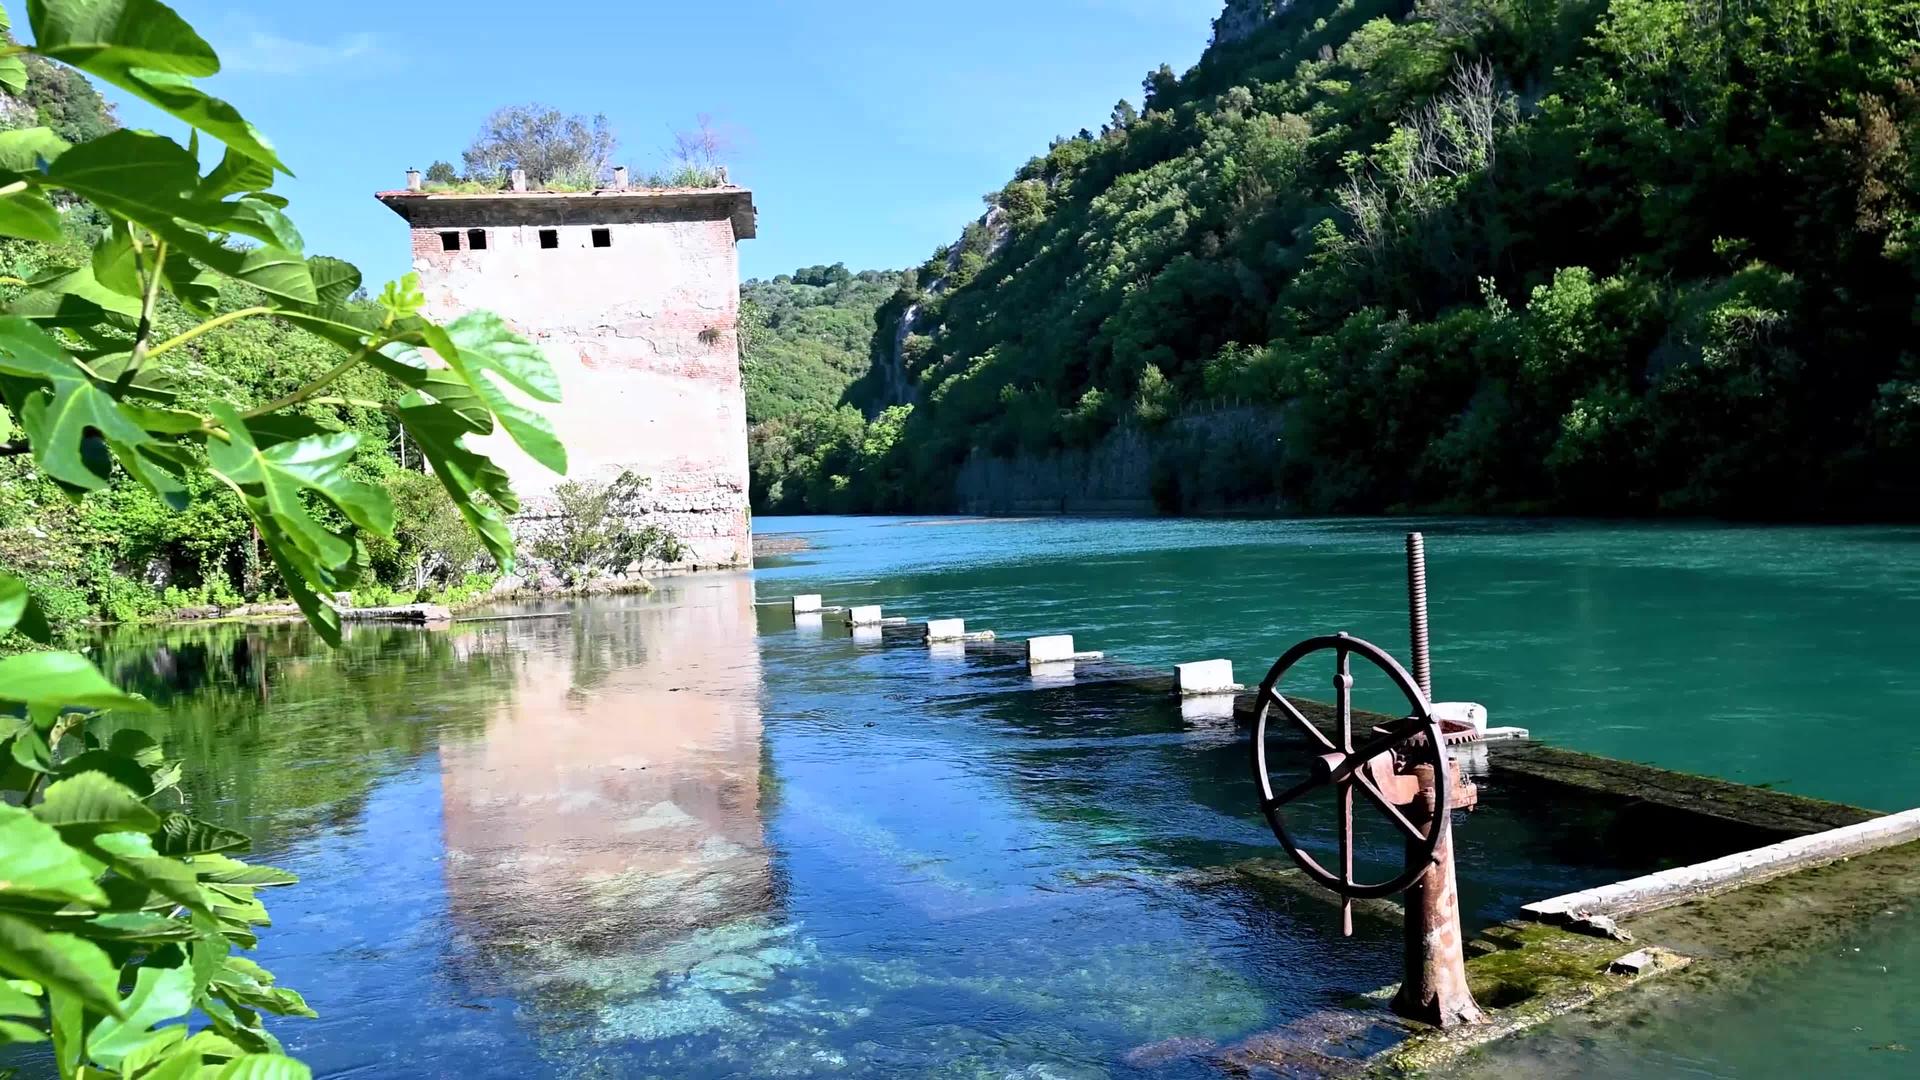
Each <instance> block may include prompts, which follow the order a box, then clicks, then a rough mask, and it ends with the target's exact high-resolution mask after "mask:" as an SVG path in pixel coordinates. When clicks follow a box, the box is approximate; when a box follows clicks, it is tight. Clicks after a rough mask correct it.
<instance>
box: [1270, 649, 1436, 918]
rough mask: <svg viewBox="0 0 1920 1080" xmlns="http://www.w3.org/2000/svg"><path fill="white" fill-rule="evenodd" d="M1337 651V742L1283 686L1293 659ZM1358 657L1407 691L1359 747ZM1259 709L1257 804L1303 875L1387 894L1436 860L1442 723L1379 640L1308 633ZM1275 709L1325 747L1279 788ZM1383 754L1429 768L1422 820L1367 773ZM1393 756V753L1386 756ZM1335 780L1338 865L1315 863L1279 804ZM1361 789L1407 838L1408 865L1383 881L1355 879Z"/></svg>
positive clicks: (1349, 889) (1349, 890) (1273, 676)
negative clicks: (1397, 713) (1395, 711)
mask: <svg viewBox="0 0 1920 1080" xmlns="http://www.w3.org/2000/svg"><path fill="white" fill-rule="evenodd" d="M1329 651H1330V652H1332V653H1333V654H1334V675H1333V689H1334V703H1335V709H1336V711H1337V712H1338V714H1339V717H1340V730H1339V732H1338V737H1339V742H1338V743H1335V742H1334V741H1333V740H1332V739H1329V738H1328V737H1327V736H1326V734H1325V733H1324V732H1322V731H1321V730H1320V729H1319V728H1318V727H1316V726H1314V724H1313V723H1312V722H1311V721H1309V720H1308V719H1307V718H1306V717H1305V716H1304V715H1302V714H1301V712H1300V710H1299V709H1298V708H1296V707H1295V706H1294V704H1293V702H1291V701H1288V700H1287V699H1286V697H1285V696H1284V695H1283V694H1281V693H1280V690H1279V687H1280V681H1281V679H1283V678H1284V677H1285V676H1286V674H1287V672H1288V671H1289V670H1291V669H1292V668H1293V667H1294V665H1296V664H1298V663H1299V662H1300V661H1302V660H1304V659H1306V658H1307V657H1309V656H1312V655H1313V654H1315V653H1322V652H1329ZM1354 656H1358V657H1360V658H1361V659H1363V660H1366V661H1368V662H1370V663H1372V664H1373V665H1374V666H1375V667H1377V668H1379V669H1380V670H1382V671H1384V672H1386V674H1387V678H1388V679H1390V680H1391V681H1392V682H1393V684H1394V685H1395V686H1397V687H1399V689H1400V692H1401V693H1402V694H1404V695H1406V698H1407V704H1408V706H1409V711H1408V714H1407V715H1406V716H1404V717H1402V718H1401V719H1399V720H1396V721H1394V722H1392V723H1390V724H1386V725H1383V726H1382V728H1380V729H1377V733H1375V732H1363V734H1366V735H1369V736H1370V737H1369V738H1367V739H1366V741H1364V742H1362V743H1360V744H1359V745H1358V746H1355V745H1354V741H1353V735H1354V732H1353V674H1352V672H1351V671H1350V669H1349V659H1350V658H1351V657H1354ZM1258 704H1259V708H1258V710H1257V712H1256V714H1255V718H1254V723H1253V778H1254V782H1255V783H1257V784H1258V785H1259V786H1260V811H1261V813H1263V814H1265V815H1266V818H1267V824H1268V825H1269V826H1271V827H1272V828H1273V835H1274V836H1275V837H1276V838H1277V839H1278V840H1279V841H1280V843H1281V845H1282V846H1284V847H1285V848H1286V849H1287V854H1289V855H1292V856H1293V861H1294V862H1296V863H1298V864H1299V865H1300V869H1301V870H1303V871H1305V872H1306V874H1307V876H1308V877H1311V878H1312V879H1313V880H1315V881H1317V882H1319V883H1320V884H1322V885H1324V886H1326V887H1327V888H1329V889H1332V890H1333V891H1334V892H1336V893H1339V894H1340V895H1341V896H1342V897H1345V898H1347V899H1348V900H1364V899H1370V898H1377V897H1382V896H1391V895H1393V894H1394V893H1397V892H1401V891H1402V890H1404V889H1406V888H1407V887H1409V886H1411V885H1412V884H1413V883H1414V881H1416V880H1417V879H1418V878H1419V877H1420V875H1421V874H1423V873H1425V872H1426V870H1427V867H1428V866H1429V865H1431V864H1432V862H1433V852H1434V848H1435V847H1436V846H1437V845H1438V844H1439V842H1440V832H1441V823H1442V822H1444V821H1446V819H1447V788H1448V787H1449V786H1450V785H1449V784H1448V783H1447V761H1446V754H1447V751H1446V747H1445V744H1444V743H1443V741H1442V739H1441V737H1440V724H1439V722H1438V721H1436V720H1434V718H1433V706H1432V705H1431V704H1430V703H1429V702H1428V701H1427V696H1426V695H1425V694H1423V693H1421V692H1420V687H1419V686H1418V685H1417V684H1416V683H1415V682H1414V681H1413V677H1412V676H1410V675H1408V674H1407V672H1406V669H1405V668H1403V667H1401V666H1400V664H1399V662H1398V661H1396V660H1395V659H1394V658H1393V657H1392V656H1389V655H1388V654H1387V653H1386V652H1385V651H1384V650H1382V649H1380V648H1379V647H1378V646H1375V645H1372V644H1370V643H1368V642H1365V641H1362V640H1361V639H1359V638H1356V637H1351V636H1349V635H1347V634H1336V635H1333V636H1331V637H1316V638H1308V639H1307V640H1305V641H1303V642H1301V643H1300V644H1298V645H1295V646H1294V647H1293V648H1291V649H1288V650H1287V652H1286V655H1284V656H1282V657H1281V658H1280V659H1279V661H1278V662H1277V663H1275V664H1274V665H1273V670H1272V671H1269V672H1268V673H1267V678H1266V681H1265V682H1263V683H1261V684H1260V696H1259V698H1258ZM1276 709H1277V710H1279V711H1280V712H1282V713H1285V714H1286V715H1287V716H1288V717H1290V718H1292V720H1293V722H1294V724H1295V725H1297V726H1298V727H1299V728H1300V730H1301V731H1302V732H1304V733H1305V734H1306V737H1307V739H1308V740H1309V741H1311V742H1312V743H1313V744H1314V746H1315V747H1316V748H1318V749H1319V750H1320V751H1322V752H1321V753H1320V754H1318V755H1316V756H1315V757H1313V758H1312V759H1311V761H1310V765H1311V772H1310V775H1308V777H1307V778H1306V779H1305V780H1303V781H1301V782H1300V783H1298V784H1295V785H1293V786H1292V787H1290V788H1288V789H1286V790H1285V791H1282V792H1280V793H1278V794H1275V793H1274V790H1273V778H1272V776H1271V775H1270V774H1269V773H1268V771H1267V720H1268V718H1269V717H1271V716H1272V715H1273V713H1274V710H1276ZM1382 754H1396V755H1399V756H1400V757H1401V758H1402V759H1403V761H1404V762H1405V763H1406V764H1407V765H1411V766H1418V765H1429V766H1431V767H1432V768H1433V773H1432V775H1433V777H1434V778H1435V782H1434V784H1433V786H1432V790H1433V796H1432V797H1433V804H1434V805H1433V812H1432V814H1431V815H1430V816H1428V819H1427V823H1426V827H1425V828H1424V829H1423V828H1421V827H1420V826H1418V825H1415V824H1414V823H1413V822H1412V821H1411V820H1409V819H1408V817H1407V815H1406V814H1404V813H1402V812H1401V810H1400V808H1399V807H1397V806H1395V805H1394V804H1393V802H1392V800H1390V799H1389V798H1388V797H1387V795H1386V793H1385V792H1383V791H1381V789H1380V787H1379V786H1378V785H1377V784H1375V783H1374V780H1373V778H1372V777H1371V776H1369V775H1368V770H1367V765H1368V762H1370V761H1372V760H1373V759H1375V758H1377V757H1379V756H1380V755H1382ZM1389 760H1391V759H1389ZM1327 785H1332V786H1333V787H1334V788H1335V790H1336V791H1337V792H1338V793H1339V798H1340V872H1339V873H1337V874H1336V873H1334V872H1332V871H1330V870H1328V869H1327V868H1326V867H1324V866H1322V865H1320V862H1319V860H1317V859H1315V858H1314V857H1313V856H1312V855H1311V854H1308V852H1307V850H1306V849H1305V848H1303V847H1302V846H1301V845H1300V842H1299V841H1298V840H1296V839H1294V836H1293V834H1292V833H1291V832H1289V831H1288V830H1287V823H1286V818H1285V816H1284V815H1283V814H1282V813H1281V807H1283V806H1285V805H1287V804H1288V803H1290V802H1292V801H1294V800H1295V799H1298V798H1300V797H1301V796H1302V795H1305V794H1307V793H1308V792H1311V791H1315V790H1318V789H1319V788H1321V787H1325V786H1327ZM1356 789H1357V790H1358V791H1359V792H1360V793H1361V794H1362V795H1364V796H1365V797H1366V798H1367V800H1368V801H1369V802H1371V803H1373V804H1374V805H1375V806H1376V807H1378V808H1379V809H1380V810H1381V811H1382V812H1384V813H1385V814H1386V815H1387V817H1388V818H1389V819H1390V820H1391V821H1392V822H1393V824H1394V825H1395V826H1396V827H1397V828H1398V830H1399V831H1400V832H1401V833H1402V834H1403V835H1404V836H1405V838H1406V841H1407V845H1406V847H1407V858H1406V865H1405V866H1404V867H1403V868H1402V870H1401V872H1400V873H1399V874H1398V875H1396V876H1395V877H1394V878H1392V879H1391V880H1388V881H1382V882H1361V881H1355V880H1354V877H1353V795H1354V791H1355V790H1356Z"/></svg>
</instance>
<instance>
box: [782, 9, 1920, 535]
mask: <svg viewBox="0 0 1920 1080" xmlns="http://www.w3.org/2000/svg"><path fill="white" fill-rule="evenodd" d="M1277 6H1280V5H1277ZM1281 7H1283V10H1281V11H1280V13H1279V14H1277V15H1276V16H1275V17H1273V18H1272V19H1270V20H1268V21H1266V22H1265V23H1264V24H1261V25H1259V26H1258V27H1257V28H1255V29H1253V30H1252V32H1250V33H1248V34H1247V35H1245V36H1242V37H1238V38H1236V39H1233V40H1229V41H1224V42H1219V43H1216V44H1215V45H1214V46H1213V47H1212V48H1210V49H1209V50H1208V51H1207V53H1206V55H1205V56H1204V57H1203V58H1202V60H1201V61H1200V63H1199V64H1198V65H1197V66H1196V67H1195V68H1194V69H1193V70H1191V71H1189V72H1187V73H1186V74H1185V75H1183V76H1176V75H1175V74H1174V73H1173V72H1171V71H1169V70H1166V69H1164V68H1162V69H1161V70H1159V71H1156V72H1154V73H1152V74H1151V75H1150V76H1149V77H1148V78H1147V80H1146V83H1145V87H1144V89H1145V97H1144V102H1143V105H1142V107H1141V108H1139V109H1134V108H1132V107H1131V106H1126V105H1125V103H1123V106H1124V107H1122V108H1116V110H1115V112H1114V115H1113V117H1112V120H1111V122H1110V123H1109V124H1107V125H1106V126H1105V127H1104V128H1103V129H1102V131H1101V132H1100V133H1099V134H1094V133H1092V132H1083V133H1082V134H1081V135H1079V136H1076V137H1074V138H1070V139H1065V140H1061V141H1058V142H1056V143H1055V144H1054V146H1053V147H1052V148H1051V149H1050V150H1049V151H1048V152H1047V153H1046V154H1045V155H1043V156H1041V157H1037V158H1035V159H1034V160H1033V161H1031V162H1029V163H1028V164H1027V165H1026V166H1024V167H1023V168H1022V169H1020V170H1019V172H1018V173H1017V175H1016V176H1015V177H1014V179H1013V180H1012V182H1010V183H1009V184H1008V185H1007V187H1006V188H1005V189H1003V190H1002V191H1000V192H999V193H997V194H995V195H994V196H991V202H992V203H993V204H994V206H995V207H996V210H997V213H996V215H995V216H994V221H995V222H996V223H997V226H998V228H1000V229H1003V230H1004V239H1003V240H1000V241H999V242H997V243H995V242H978V241H976V242H973V243H966V242H963V244H962V245H961V248H962V250H961V256H960V257H956V256H955V254H954V253H953V252H943V253H941V254H940V256H938V257H937V258H936V260H935V261H934V264H930V267H929V269H928V270H927V271H923V273H922V274H921V276H920V280H919V281H918V282H917V283H916V286H917V289H909V290H907V291H906V292H905V293H904V294H903V296H902V297H901V298H899V303H897V304H896V305H895V306H896V310H906V309H907V307H908V306H909V305H911V304H914V303H918V304H919V305H920V306H919V308H918V309H917V311H916V318H915V321H914V324H913V326H911V327H910V328H909V329H911V330H912V331H913V332H914V337H916V338H921V339H922V340H921V342H920V343H919V344H918V346H917V347H916V348H914V349H912V350H908V355H907V365H906V366H907V369H908V370H907V371H906V372H905V373H904V374H905V376H906V378H907V381H908V383H909V385H910V393H909V394H908V395H907V396H906V398H905V399H904V400H903V401H902V404H903V405H904V404H911V406H912V411H911V414H910V415H905V416H904V417H903V416H902V415H901V413H899V412H898V411H896V412H891V413H887V414H877V412H876V409H875V408H873V407H872V406H873V405H878V404H881V403H879V402H874V403H870V407H869V408H868V409H867V410H866V414H867V416H869V417H877V419H874V420H869V419H866V418H865V417H862V416H842V417H828V418H826V419H822V420H820V421H818V422H817V423H815V424H813V425H811V426H810V427H807V428H805V429H804V430H802V431H800V432H799V433H798V434H800V435H802V436H804V438H801V439H800V442H799V445H796V446H792V447H789V448H788V449H787V450H786V456H787V457H788V458H789V459H790V460H796V461H810V462H812V468H811V471H810V472H809V473H808V474H807V475H806V476H805V477H802V478H799V480H798V481H797V482H796V480H794V479H789V480H788V482H787V485H786V487H787V490H788V491H793V490H804V491H805V492H807V493H808V494H806V495H805V496H804V498H805V505H808V506H811V507H814V508H820V509H825V508H848V507H850V506H852V507H861V508H881V507H887V506H896V505H900V506H907V505H911V506H924V507H934V508H937V507H940V506H942V505H944V503H945V501H946V499H947V493H948V492H949V491H950V484H951V477H952V475H953V471H954V470H955V468H956V467H957V466H958V464H959V463H960V462H961V461H963V460H964V459H965V457H966V456H967V455H968V454H969V453H971V452H973V451H974V450H975V449H976V448H987V449H990V450H997V451H1001V452H1008V451H1015V450H1021V451H1028V452H1044V451H1047V450H1049V449H1050V448H1053V447H1057V446H1061V445H1067V444H1070V443H1072V442H1074V441H1075V440H1084V439H1086V438H1088V437H1090V436H1091V435H1095V434H1097V433H1099V432H1102V431H1104V430H1106V429H1107V428H1109V427H1111V426H1112V425H1114V424H1116V423H1119V422H1121V421H1122V418H1124V417H1132V418H1134V419H1135V420H1140V421H1153V420H1155V419H1160V418H1164V417H1166V416H1167V415H1170V414H1173V413H1177V412H1178V411H1180V410H1182V409H1185V408H1190V407H1192V406H1193V405H1194V404H1195V403H1198V402H1201V401H1204V400H1208V399H1217V398H1220V397H1228V398H1239V399H1247V400H1252V401H1256V402H1263V403H1267V404H1269V405H1271V406H1272V407H1274V408H1276V409H1280V410H1284V414H1285V417H1286V424H1287V431H1288V435H1287V437H1286V439H1285V441H1284V445H1283V449H1282V450H1280V451H1278V457H1277V459H1276V461H1275V462H1274V463H1273V464H1274V468H1273V469H1272V470H1271V472H1272V477H1273V481H1272V482H1273V483H1274V485H1275V486H1276V487H1277V488H1278V489H1279V493H1280V494H1281V495H1283V496H1284V497H1285V498H1287V499H1288V500H1289V501H1290V502H1291V503H1292V504H1293V505H1296V506H1299V507H1302V508H1308V509H1335V510H1377V509H1392V508H1407V507H1456V508H1473V509H1488V510H1514V509H1564V510H1573V511H1580V512H1634V513H1642V512H1646V513H1651V512H1710V513H1724V514H1741V515H1817V516H1841V515H1872V516H1896V515H1900V516H1904V515H1907V514H1910V513H1911V512H1912V510H1911V508H1912V507H1913V506H1914V505H1915V504H1914V501H1913V500H1912V499H1911V498H1910V495H1911V494H1912V491H1913V488H1914V481H1913V479H1912V478H1913V477H1914V475H1915V466H1916V464H1920V358H1917V357H1916V353H1915V351H1914V349H1913V348H1912V345H1911V342H1912V341H1913V339H1914V322H1915V318H1916V306H1915V299H1914V298H1915V295H1916V284H1920V282H1917V281H1916V272H1917V271H1920V248H1917V247H1916V243H1915V241H1916V240H1917V239H1920V165H1916V162H1917V161H1920V157H1916V156H1915V152H1916V150H1920V41H1917V37H1920V35H1916V32H1915V27H1916V26H1920V2H1916V0H1421V2H1419V3H1408V2H1406V0H1297V2H1295V3H1293V4H1290V5H1284V6H1281ZM990 239H991V238H990ZM943 278H944V279H946V280H944V282H943V285H942V287H940V288H939V290H938V292H937V293H936V292H934V291H932V290H929V289H928V286H929V285H930V284H932V283H933V282H934V281H936V280H941V279H943ZM876 428H877V429H878V430H877V431H876V430H875V429H876ZM883 444H884V445H883ZM869 449H871V450H877V451H879V455H878V458H877V459H875V458H871V457H867V458H863V456H862V455H863V454H865V453H866V452H867V451H868V450H869ZM848 469H854V470H873V471H874V476H875V477H876V478H877V479H874V480H872V481H871V482H870V481H869V480H868V479H867V478H866V477H864V476H862V475H860V474H859V473H857V472H848V471H845V470H848ZM816 494H817V495H819V496H820V498H819V499H818V500H816V499H815V498H814V496H815V495H816Z"/></svg>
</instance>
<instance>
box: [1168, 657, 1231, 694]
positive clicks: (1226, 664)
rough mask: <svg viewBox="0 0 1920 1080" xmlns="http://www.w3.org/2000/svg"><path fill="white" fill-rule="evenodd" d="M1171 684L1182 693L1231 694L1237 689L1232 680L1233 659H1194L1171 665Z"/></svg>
mask: <svg viewBox="0 0 1920 1080" xmlns="http://www.w3.org/2000/svg"><path fill="white" fill-rule="evenodd" d="M1173 686H1174V689H1176V690H1178V691H1179V692H1180V693H1182V694H1231V693H1233V692H1234V691H1235V690H1238V689H1239V686H1238V685H1236V684H1235V683H1234V681H1233V661H1231V660H1195V661H1194V662H1192V663H1190V664H1175V665H1174V666H1173Z"/></svg>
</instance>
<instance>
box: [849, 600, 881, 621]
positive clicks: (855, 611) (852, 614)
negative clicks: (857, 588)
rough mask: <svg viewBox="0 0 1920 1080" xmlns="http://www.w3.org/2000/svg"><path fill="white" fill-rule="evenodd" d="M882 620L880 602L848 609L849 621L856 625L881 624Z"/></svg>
mask: <svg viewBox="0 0 1920 1080" xmlns="http://www.w3.org/2000/svg"><path fill="white" fill-rule="evenodd" d="M882 621H883V620H882V618H881V615H880V605H879V604H868V605H867V606H865V607H851V608H848V609H847V622H849V623H851V624H852V625H854V626H879V625H880V623H881V622H882Z"/></svg>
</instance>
